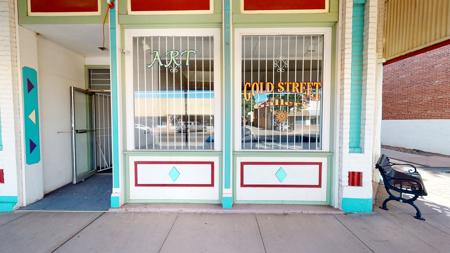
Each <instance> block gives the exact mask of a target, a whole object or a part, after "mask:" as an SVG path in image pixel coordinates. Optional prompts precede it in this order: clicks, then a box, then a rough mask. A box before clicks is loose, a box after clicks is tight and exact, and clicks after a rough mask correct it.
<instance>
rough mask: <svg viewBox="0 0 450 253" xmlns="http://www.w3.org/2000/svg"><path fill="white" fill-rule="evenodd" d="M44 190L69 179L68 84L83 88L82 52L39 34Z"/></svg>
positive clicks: (58, 185) (47, 190)
mask: <svg viewBox="0 0 450 253" xmlns="http://www.w3.org/2000/svg"><path fill="white" fill-rule="evenodd" d="M37 45H38V62H39V74H40V75H39V82H40V90H39V96H40V108H41V109H40V110H41V135H42V141H41V142H42V154H43V161H44V193H48V192H51V191H53V190H55V189H57V188H59V187H61V186H63V185H65V184H68V183H70V182H71V180H72V156H71V154H72V153H71V135H70V132H69V131H70V86H76V87H80V88H84V87H85V86H86V85H85V80H84V79H85V73H84V64H85V58H84V56H82V55H80V54H78V53H75V52H73V51H70V50H68V49H66V48H64V47H62V46H60V45H58V44H56V43H54V42H51V41H49V40H47V39H45V38H43V37H38V43H37Z"/></svg>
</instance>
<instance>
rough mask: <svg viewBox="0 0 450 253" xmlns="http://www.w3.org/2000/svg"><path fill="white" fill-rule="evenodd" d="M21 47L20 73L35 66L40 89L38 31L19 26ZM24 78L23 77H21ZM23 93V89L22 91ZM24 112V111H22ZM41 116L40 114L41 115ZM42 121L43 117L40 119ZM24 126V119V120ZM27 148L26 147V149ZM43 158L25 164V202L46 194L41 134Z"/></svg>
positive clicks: (21, 103)
mask: <svg viewBox="0 0 450 253" xmlns="http://www.w3.org/2000/svg"><path fill="white" fill-rule="evenodd" d="M19 49H20V73H22V67H24V66H27V67H31V68H34V69H35V70H36V71H37V73H38V74H37V75H38V91H39V92H41V91H40V89H41V83H40V81H39V77H40V72H39V71H40V70H39V66H38V54H37V36H36V33H34V32H32V31H30V30H27V29H25V28H23V27H19ZM21 78H22V77H21ZM19 83H20V87H22V81H21V80H20V81H19ZM21 92H22V93H23V91H21ZM22 99H23V96H22V97H21V101H20V105H21V107H22V110H23V101H22ZM41 101H42V99H40V98H39V115H41V112H42V109H41V105H40V102H41ZM22 113H23V112H22ZM39 117H40V116H39ZM40 122H42V119H40ZM21 124H22V127H23V121H22V123H21ZM22 145H23V148H25V144H24V141H23V139H22ZM24 150H25V149H24ZM40 151H41V160H40V162H39V163H36V164H32V165H26V164H25V165H24V171H25V175H24V185H25V194H24V196H25V201H24V204H30V203H32V202H35V201H36V200H39V199H41V198H42V197H43V196H44V191H43V169H42V164H43V160H44V158H43V156H42V134H41V150H40Z"/></svg>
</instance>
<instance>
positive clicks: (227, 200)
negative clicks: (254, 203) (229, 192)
mask: <svg viewBox="0 0 450 253" xmlns="http://www.w3.org/2000/svg"><path fill="white" fill-rule="evenodd" d="M222 207H223V208H225V209H230V208H232V207H233V198H232V197H223V198H222Z"/></svg>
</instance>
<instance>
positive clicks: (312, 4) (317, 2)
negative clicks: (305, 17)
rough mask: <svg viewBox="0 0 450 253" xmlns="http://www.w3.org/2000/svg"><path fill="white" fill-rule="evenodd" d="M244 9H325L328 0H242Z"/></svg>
mask: <svg viewBox="0 0 450 253" xmlns="http://www.w3.org/2000/svg"><path fill="white" fill-rule="evenodd" d="M241 1H244V11H271V10H324V9H325V8H326V1H328V0H276V1H274V0H241Z"/></svg>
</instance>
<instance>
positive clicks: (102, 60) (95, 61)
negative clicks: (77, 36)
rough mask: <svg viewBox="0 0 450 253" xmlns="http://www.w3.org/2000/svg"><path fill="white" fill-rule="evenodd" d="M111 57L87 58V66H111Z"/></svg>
mask: <svg viewBox="0 0 450 253" xmlns="http://www.w3.org/2000/svg"><path fill="white" fill-rule="evenodd" d="M109 63H110V62H109V56H89V57H86V60H85V64H86V65H109Z"/></svg>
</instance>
